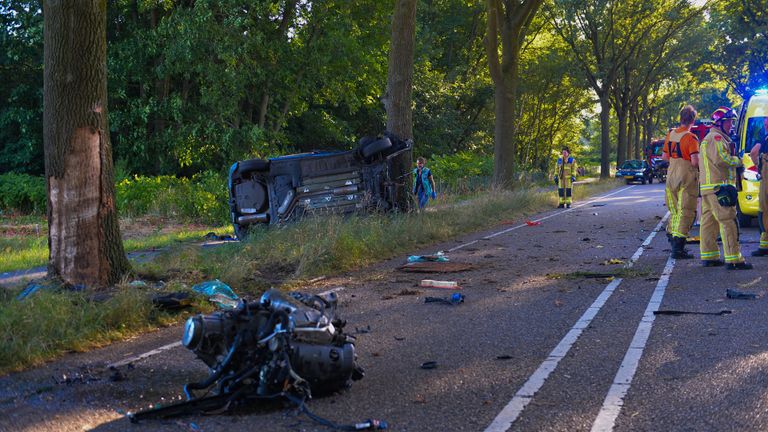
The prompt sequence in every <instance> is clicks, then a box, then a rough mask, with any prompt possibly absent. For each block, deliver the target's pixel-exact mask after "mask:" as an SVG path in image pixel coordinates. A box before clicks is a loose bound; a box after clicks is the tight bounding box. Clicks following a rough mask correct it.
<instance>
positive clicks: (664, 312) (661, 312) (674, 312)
mask: <svg viewBox="0 0 768 432" xmlns="http://www.w3.org/2000/svg"><path fill="white" fill-rule="evenodd" d="M731 313H733V311H732V310H730V309H723V310H721V311H720V312H699V311H684V310H657V311H653V314H654V315H672V316H676V315H728V314H731Z"/></svg>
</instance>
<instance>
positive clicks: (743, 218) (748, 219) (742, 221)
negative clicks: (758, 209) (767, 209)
mask: <svg viewBox="0 0 768 432" xmlns="http://www.w3.org/2000/svg"><path fill="white" fill-rule="evenodd" d="M736 219H737V220H738V221H739V226H740V227H741V228H749V226H750V225H752V216H750V215H745V214H744V213H742V212H741V208H739V205H738V204H736Z"/></svg>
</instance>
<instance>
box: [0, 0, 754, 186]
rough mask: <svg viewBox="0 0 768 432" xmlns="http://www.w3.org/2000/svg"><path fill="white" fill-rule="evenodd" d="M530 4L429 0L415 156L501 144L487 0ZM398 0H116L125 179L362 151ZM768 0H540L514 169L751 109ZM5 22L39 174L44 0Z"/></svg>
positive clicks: (14, 158) (518, 113) (380, 119)
mask: <svg viewBox="0 0 768 432" xmlns="http://www.w3.org/2000/svg"><path fill="white" fill-rule="evenodd" d="M524 3H525V2H520V1H491V2H487V3H486V2H471V1H466V0H419V1H417V2H416V34H415V47H414V67H413V90H412V94H413V99H412V102H411V103H412V105H411V106H412V109H413V137H414V141H415V143H416V146H415V152H416V153H417V155H419V156H428V157H429V156H438V155H446V154H453V153H458V152H473V153H477V154H483V155H486V156H487V157H489V158H490V157H494V156H493V155H494V139H495V137H496V136H497V132H498V131H497V129H496V128H497V127H498V125H499V119H498V118H497V111H496V110H497V108H498V106H497V105H498V100H497V99H495V96H494V95H495V89H497V88H498V84H494V79H493V78H492V74H491V72H493V70H492V69H489V67H488V59H489V57H488V55H489V53H490V54H493V53H494V52H497V53H498V54H499V55H500V56H501V57H500V58H501V59H502V60H503V59H504V52H502V50H503V49H504V48H503V45H498V46H497V47H496V50H498V51H493V48H492V47H491V50H490V51H489V50H488V45H487V44H484V40H485V41H488V40H489V39H488V36H489V33H488V28H489V27H488V19H489V12H488V11H489V8H488V5H490V4H496V5H499V4H501V5H504V7H509V9H504V10H502V11H501V12H502V13H505V12H504V11H506V10H509V11H513V10H514V5H515V4H520V5H522V4H524ZM394 4H395V2H394V1H390V2H381V1H376V0H344V1H341V0H328V1H323V2H314V1H310V0H266V1H261V0H260V1H255V0H237V1H234V0H113V1H110V2H108V9H107V62H108V80H109V82H108V97H109V107H110V112H109V126H110V130H111V137H112V142H113V149H114V158H115V163H116V169H117V174H118V176H125V175H130V174H145V175H159V174H170V175H177V176H191V175H193V174H195V173H198V172H201V171H203V170H214V171H220V172H223V171H225V170H226V169H227V167H228V166H229V165H230V164H231V163H232V162H233V161H235V160H238V159H244V158H251V157H266V156H272V155H278V154H283V153H288V152H297V151H308V150H315V149H342V148H349V147H350V146H352V145H354V143H355V141H356V140H358V139H359V138H360V137H362V136H365V135H372V134H377V133H381V132H383V130H384V128H385V125H386V123H387V118H386V112H385V107H384V104H383V101H384V98H385V95H386V90H387V67H388V56H389V52H390V43H391V42H390V41H391V36H392V35H391V29H392V28H393V27H392V19H393V12H394ZM767 9H768V4H767V2H766V1H764V0H750V1H741V0H739V1H737V0H725V1H721V2H710V3H707V4H705V5H704V6H697V5H696V4H693V2H690V1H687V0H653V1H634V0H632V1H615V0H589V1H586V2H583V1H572V0H549V1H544V2H543V3H542V5H541V7H540V8H539V9H538V10H537V11H534V13H532V14H531V15H530V16H529V17H528V19H527V20H525V21H524V24H525V25H526V26H527V27H526V31H525V32H523V33H521V34H518V35H517V36H516V37H517V39H515V43H518V44H519V59H518V61H519V63H518V64H517V68H518V71H519V72H518V74H517V75H515V76H513V78H512V79H513V81H514V83H513V84H514V91H515V94H516V97H515V99H514V106H513V107H512V108H511V111H510V114H509V116H508V120H509V121H508V122H506V123H504V124H505V126H504V128H505V129H504V130H505V131H510V132H511V137H510V139H511V141H510V142H511V143H512V144H510V145H509V146H507V147H505V148H506V149H507V150H505V152H506V153H505V154H504V155H503V157H505V158H506V157H508V158H509V159H507V160H509V161H510V162H509V165H508V166H511V167H514V170H515V171H516V172H517V173H520V172H526V171H531V170H541V171H547V170H549V169H550V168H551V166H552V163H553V161H554V155H555V153H556V150H557V149H558V148H559V147H560V146H562V145H569V146H570V147H571V148H572V149H575V150H576V154H577V155H581V156H582V158H583V159H584V160H585V161H586V160H593V161H595V162H598V161H599V162H600V165H601V168H602V170H603V171H604V173H605V174H607V172H608V171H607V170H608V169H609V167H610V162H611V161H621V160H623V159H624V158H627V157H629V156H631V155H632V154H635V155H637V154H639V152H640V150H641V148H642V146H643V145H644V143H646V142H647V141H648V140H650V139H651V138H652V137H654V136H659V135H661V134H663V133H664V132H665V131H666V129H667V128H668V127H669V126H671V124H672V123H674V122H675V121H676V117H677V112H678V111H679V109H680V106H681V105H683V104H685V103H692V104H693V105H694V106H696V107H697V108H698V109H699V112H700V113H701V114H702V116H704V115H708V114H709V113H710V112H711V111H712V110H714V108H716V107H717V106H718V105H723V104H728V105H738V103H740V101H741V99H742V98H745V97H748V96H749V95H750V94H751V92H753V91H754V90H755V89H757V88H760V87H762V86H765V85H767V84H768V78H766V77H767V76H768V75H767V73H768V71H766V64H768V42H766V39H765V35H766V26H768V18H767V17H768V15H766V12H765V11H766V10H767ZM504 19H511V18H510V16H507V15H505V18H504ZM496 20H497V23H503V22H505V21H504V20H499V17H498V16H497V17H496ZM510 22H511V21H510ZM0 23H1V24H2V28H1V30H0V31H2V34H1V35H0V71H2V78H3V79H2V82H0V143H1V144H2V145H1V146H0V172H8V171H14V172H21V173H29V174H38V175H39V174H42V173H43V157H42V153H43V151H42V149H43V144H42V136H43V135H42V115H43V109H42V105H43V99H42V86H43V85H42V84H43V68H44V65H43V37H42V34H43V19H42V10H41V6H40V2H39V1H37V0H4V1H3V2H2V4H0ZM497 29H500V27H497ZM500 66H502V64H501V63H500ZM508 76H512V75H508ZM498 82H499V81H497V83H498ZM597 132H599V133H597ZM507 153H509V154H507ZM495 157H497V158H498V157H499V155H498V154H497V155H496V156H495Z"/></svg>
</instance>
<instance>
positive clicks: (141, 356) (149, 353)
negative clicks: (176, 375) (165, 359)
mask: <svg viewBox="0 0 768 432" xmlns="http://www.w3.org/2000/svg"><path fill="white" fill-rule="evenodd" d="M177 346H181V342H180V341H179V342H174V343H172V344H168V345H163V346H161V347H160V348H155V349H153V350H152V351H147V352H145V353H144V354H139V355H137V356H134V357H130V358H127V359H123V360H120V361H118V362H114V363H110V364H108V365H107V368H108V369H109V368H118V367H121V366H125V365H127V364H128V363H135V362H137V361H139V360H144V359H145V358H148V357H152V356H153V355H155V354H160V353H161V352H163V351H168V350H169V349H172V348H176V347H177Z"/></svg>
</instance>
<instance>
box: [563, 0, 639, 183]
mask: <svg viewBox="0 0 768 432" xmlns="http://www.w3.org/2000/svg"><path fill="white" fill-rule="evenodd" d="M652 12H653V8H651V7H649V5H648V4H647V3H646V2H645V1H640V0H632V1H626V0H621V1H619V0H590V1H586V2H585V1H582V0H555V1H554V4H553V5H552V6H551V7H549V8H548V14H549V16H550V19H551V20H552V23H553V25H554V27H555V30H556V31H557V33H558V34H559V35H560V37H562V38H563V40H565V41H566V43H567V44H568V45H569V46H570V47H571V49H572V51H573V53H574V57H575V60H576V65H577V67H578V68H579V69H581V71H582V73H583V74H584V76H585V77H586V78H587V81H588V82H589V85H590V86H591V87H592V90H593V91H594V92H595V94H597V97H598V100H599V102H600V177H601V178H607V177H609V176H610V160H609V158H610V150H611V137H610V115H611V101H610V97H611V90H612V89H613V88H614V85H615V84H616V80H617V78H618V76H619V74H620V73H621V71H622V68H623V67H624V65H625V64H626V62H627V60H628V59H629V57H630V56H631V54H632V48H633V44H632V41H633V40H636V38H639V37H642V36H643V34H642V32H641V31H640V30H639V28H640V27H642V25H643V24H644V23H648V22H650V21H651V19H650V18H651V14H652Z"/></svg>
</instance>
